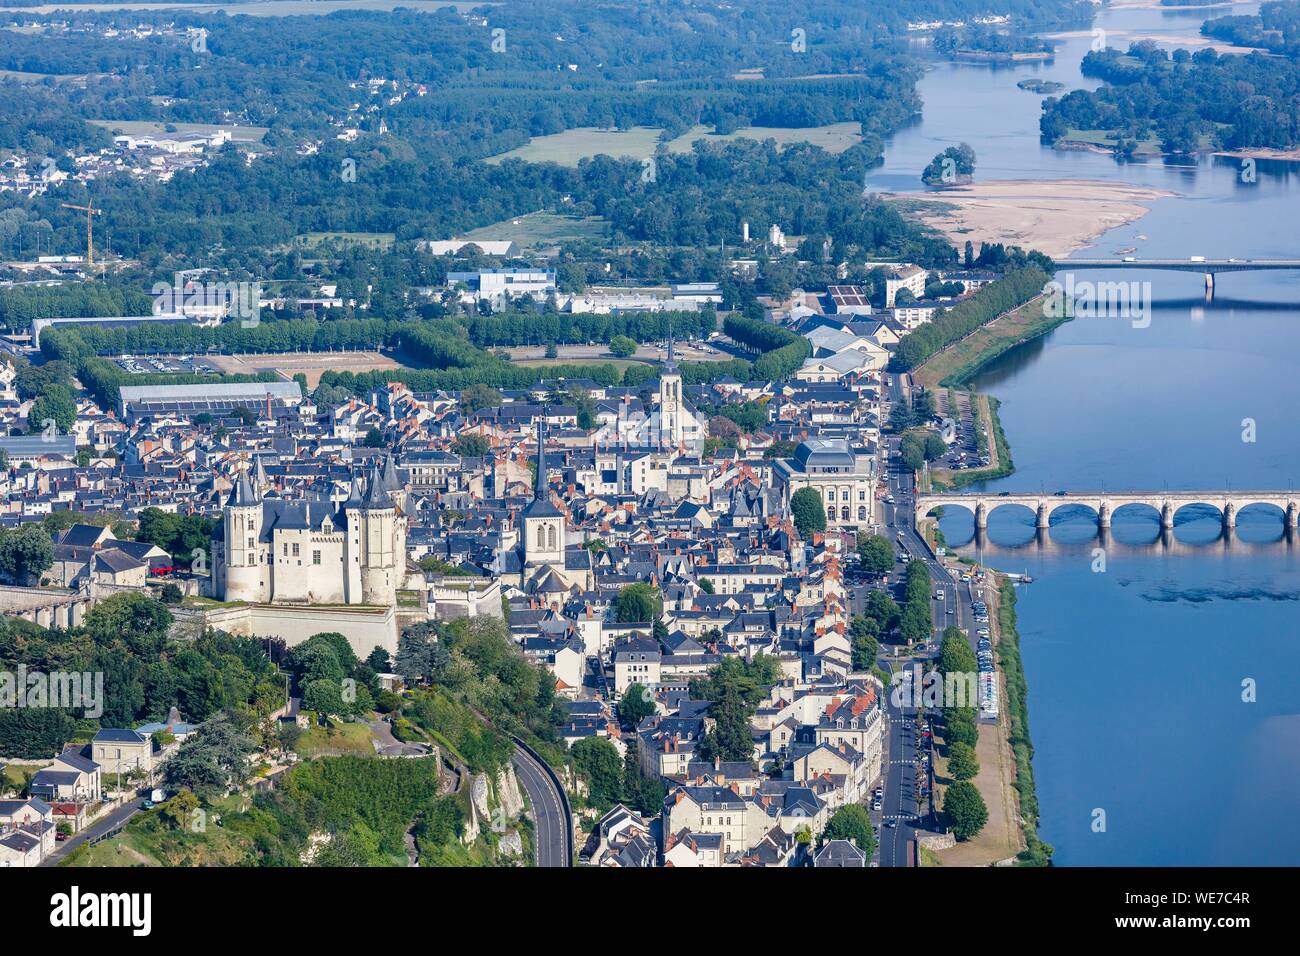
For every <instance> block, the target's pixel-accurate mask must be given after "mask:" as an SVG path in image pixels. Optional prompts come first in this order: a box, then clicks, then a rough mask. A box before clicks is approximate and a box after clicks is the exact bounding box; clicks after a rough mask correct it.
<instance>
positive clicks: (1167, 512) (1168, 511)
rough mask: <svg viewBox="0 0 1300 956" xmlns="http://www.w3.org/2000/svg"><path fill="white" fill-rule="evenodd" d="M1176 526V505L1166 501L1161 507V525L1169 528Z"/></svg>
mask: <svg viewBox="0 0 1300 956" xmlns="http://www.w3.org/2000/svg"><path fill="white" fill-rule="evenodd" d="M1173 526H1174V506H1173V505H1172V504H1170V503H1169V502H1168V501H1166V502H1165V503H1164V504H1163V505H1162V506H1161V507H1160V527H1162V528H1164V529H1166V530H1168V529H1170V528H1172V527H1173Z"/></svg>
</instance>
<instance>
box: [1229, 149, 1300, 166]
mask: <svg viewBox="0 0 1300 956" xmlns="http://www.w3.org/2000/svg"><path fill="white" fill-rule="evenodd" d="M1214 155H1215V156H1226V157H1227V158H1228V159H1274V160H1278V161H1279V162H1288V163H1295V162H1300V148H1296V149H1269V148H1267V147H1260V148H1259V149H1225V150H1221V151H1220V152H1217V153H1215V154H1214Z"/></svg>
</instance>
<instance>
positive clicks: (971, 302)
mask: <svg viewBox="0 0 1300 956" xmlns="http://www.w3.org/2000/svg"><path fill="white" fill-rule="evenodd" d="M1029 256H1030V258H1032V259H1036V260H1041V261H1038V262H1037V264H1034V265H1027V266H1024V267H1021V268H1016V269H1013V270H1011V271H1009V272H1007V273H1006V275H1004V276H1003V277H1002V278H1001V279H999V280H997V281H996V282H992V283H990V284H989V285H986V286H985V287H984V288H982V289H980V290H979V291H978V292H976V293H975V294H974V295H973V296H971V297H970V298H969V299H966V300H965V301H964V302H959V303H958V304H957V305H955V306H953V307H952V308H951V309H946V310H943V311H941V312H936V313H935V315H934V318H933V319H932V320H931V321H929V322H927V323H925V324H924V325H922V326H920V327H918V328H916V329H913V330H912V331H911V332H909V333H908V334H907V335H905V336H903V338H902V340H901V341H900V342H899V343H898V348H897V350H896V351H895V352H894V357H893V359H891V361H890V368H891V369H894V370H896V371H903V372H905V371H910V370H911V369H914V368H916V367H917V366H918V365H920V364H921V363H923V362H924V361H925V360H926V359H928V358H929V357H930V356H931V355H933V354H934V353H936V352H938V351H939V350H940V349H943V348H945V347H947V346H949V345H951V344H952V343H953V342H956V341H957V340H959V339H962V338H964V337H965V336H967V335H969V334H970V333H971V332H974V331H975V330H976V329H978V328H979V327H980V326H981V325H984V324H986V323H988V322H992V321H993V320H994V319H996V318H997V317H998V316H1000V315H1002V314H1003V313H1004V312H1009V311H1010V310H1012V309H1014V308H1017V307H1018V306H1021V305H1023V304H1024V303H1026V302H1028V301H1029V300H1030V299H1032V298H1033V297H1034V296H1036V295H1039V294H1040V293H1041V292H1042V291H1043V286H1044V285H1046V284H1047V281H1048V279H1049V275H1048V273H1047V272H1045V271H1044V267H1050V261H1049V260H1046V259H1045V258H1044V257H1041V256H1039V254H1038V253H1030V254H1029Z"/></svg>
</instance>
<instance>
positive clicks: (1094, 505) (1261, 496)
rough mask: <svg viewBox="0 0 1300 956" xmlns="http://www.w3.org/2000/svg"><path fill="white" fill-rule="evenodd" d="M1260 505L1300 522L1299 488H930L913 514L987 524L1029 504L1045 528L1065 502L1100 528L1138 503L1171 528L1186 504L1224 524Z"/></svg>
mask: <svg viewBox="0 0 1300 956" xmlns="http://www.w3.org/2000/svg"><path fill="white" fill-rule="evenodd" d="M1259 506H1264V507H1268V508H1274V509H1277V510H1278V511H1280V512H1281V513H1282V522H1283V524H1284V526H1285V527H1287V528H1295V527H1296V526H1297V524H1300V494H1296V493H1295V492H1293V491H1071V492H1058V493H1057V494H1054V495H1048V494H1024V493H1018V492H1005V491H1004V492H1001V493H1000V494H988V493H986V492H977V493H965V494H961V493H955V492H954V493H932V494H922V495H917V496H916V513H915V516H914V517H915V520H916V523H917V524H918V525H919V524H920V523H921V521H922V520H924V519H925V517H926V516H927V515H929V514H930V512H932V511H934V510H935V509H936V508H965V509H966V510H968V511H970V512H971V513H973V514H974V515H975V527H976V528H978V529H984V528H987V527H988V523H989V515H990V514H992V513H993V512H994V511H997V510H998V509H1000V508H1006V507H1020V508H1028V509H1029V510H1030V511H1032V512H1033V513H1034V525H1035V527H1038V528H1047V527H1048V526H1049V525H1050V524H1051V518H1052V515H1053V514H1055V513H1056V512H1057V511H1060V510H1061V509H1063V508H1072V509H1079V508H1087V509H1090V510H1091V511H1092V512H1093V513H1094V514H1095V515H1096V517H1097V526H1098V527H1099V528H1109V527H1110V524H1111V521H1112V520H1113V518H1114V515H1115V513H1116V512H1118V511H1120V510H1123V509H1132V508H1141V509H1146V510H1150V511H1155V513H1156V514H1157V515H1158V516H1159V518H1160V527H1162V528H1166V529H1169V528H1173V526H1174V518H1175V516H1176V515H1177V514H1178V512H1180V511H1182V510H1183V509H1184V508H1191V507H1202V508H1213V509H1215V510H1217V511H1218V512H1219V516H1220V519H1221V520H1222V522H1223V526H1224V527H1225V528H1232V527H1235V526H1236V524H1237V515H1238V514H1239V513H1240V512H1241V510H1242V509H1243V508H1251V507H1259Z"/></svg>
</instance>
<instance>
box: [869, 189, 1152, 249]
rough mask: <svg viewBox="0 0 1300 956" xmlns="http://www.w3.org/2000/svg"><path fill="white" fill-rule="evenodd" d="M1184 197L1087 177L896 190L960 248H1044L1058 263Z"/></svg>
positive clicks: (924, 220) (918, 214)
mask: <svg viewBox="0 0 1300 956" xmlns="http://www.w3.org/2000/svg"><path fill="white" fill-rule="evenodd" d="M1174 195H1177V194H1176V193H1172V192H1169V191H1167V190H1163V189H1153V188H1151V187H1148V186H1134V185H1130V184H1128V183H1110V182H1101V181H1097V180H1087V179H1057V180H1018V179H1006V180H989V181H986V182H976V183H971V184H969V185H966V186H955V187H953V188H951V189H944V190H935V191H927V192H914V193H893V194H890V195H889V196H888V197H887V198H892V199H898V200H905V201H906V202H907V205H909V206H910V207H911V208H913V209H914V210H915V212H916V215H917V216H918V217H919V218H920V219H921V221H922V222H924V223H925V224H926V225H927V226H930V227H932V228H934V229H936V230H937V231H939V232H940V233H942V234H943V235H944V236H945V237H946V238H947V239H948V241H950V242H951V243H952V244H953V245H955V246H957V247H959V248H960V247H961V246H963V245H964V244H965V242H966V240H968V239H969V240H970V241H971V242H973V243H975V244H976V246H978V245H980V244H981V243H987V242H1001V243H1004V244H1007V245H1017V246H1022V247H1024V248H1025V249H1037V250H1038V251H1040V252H1043V253H1046V254H1047V255H1049V256H1051V257H1052V258H1054V259H1059V258H1064V257H1066V256H1068V255H1070V254H1071V253H1073V252H1075V251H1077V250H1079V249H1081V248H1083V247H1084V246H1086V245H1088V244H1089V243H1091V242H1092V241H1093V240H1094V239H1096V238H1098V237H1099V236H1101V235H1102V234H1103V233H1105V232H1107V231H1108V230H1110V229H1114V228H1115V227H1116V226H1123V225H1126V224H1127V223H1130V222H1134V221H1135V220H1138V219H1141V218H1142V217H1143V216H1145V215H1146V214H1147V213H1148V212H1149V211H1150V210H1149V209H1148V208H1147V207H1146V206H1145V205H1143V203H1149V202H1152V201H1154V200H1156V199H1165V198H1168V197H1170V196H1174Z"/></svg>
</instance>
